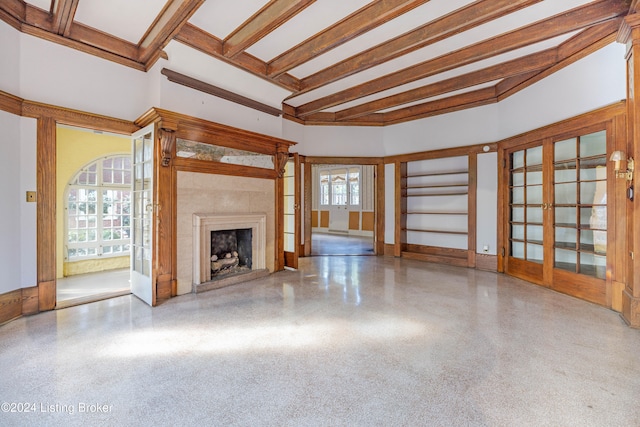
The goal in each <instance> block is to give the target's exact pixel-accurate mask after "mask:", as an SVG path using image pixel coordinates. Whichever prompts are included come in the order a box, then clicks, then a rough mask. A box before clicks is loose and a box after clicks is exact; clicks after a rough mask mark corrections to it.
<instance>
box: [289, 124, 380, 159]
mask: <svg viewBox="0 0 640 427" xmlns="http://www.w3.org/2000/svg"><path fill="white" fill-rule="evenodd" d="M297 150H298V152H299V153H300V154H304V155H306V156H336V157H354V156H357V157H360V156H363V157H382V156H384V148H383V144H382V130H381V128H379V127H359V126H305V127H304V139H303V140H302V141H300V143H299V145H298V146H297Z"/></svg>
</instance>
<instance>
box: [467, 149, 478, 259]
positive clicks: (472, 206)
mask: <svg viewBox="0 0 640 427" xmlns="http://www.w3.org/2000/svg"><path fill="white" fill-rule="evenodd" d="M468 162H469V163H468V164H469V166H468V168H469V169H468V177H469V178H468V179H469V185H468V187H467V188H468V189H469V194H468V202H467V241H468V246H467V248H468V252H467V261H468V266H469V267H471V268H474V267H475V266H476V235H477V230H476V227H477V223H476V215H477V209H478V208H477V207H478V200H477V194H478V188H477V187H478V155H477V154H476V153H469V159H468Z"/></svg>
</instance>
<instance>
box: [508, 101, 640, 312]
mask: <svg viewBox="0 0 640 427" xmlns="http://www.w3.org/2000/svg"><path fill="white" fill-rule="evenodd" d="M625 123H626V102H625V101H621V102H617V103H615V104H612V105H609V106H606V107H603V108H600V109H598V110H594V111H591V112H589V113H585V114H582V115H579V116H575V117H572V118H570V119H567V120H564V121H561V122H557V123H553V124H550V125H547V126H545V127H542V128H539V129H535V130H532V131H529V132H526V133H523V134H520V135H517V136H514V137H511V138H508V139H505V140H502V141H499V142H498V159H499V162H500V164H502V167H503V173H500V174H498V206H499V209H498V221H499V224H502V227H498V243H499V245H500V246H501V248H502V251H498V271H499V272H503V273H506V272H507V262H508V261H507V250H506V248H507V245H508V244H509V242H508V239H509V232H508V218H509V213H508V210H509V206H508V198H509V197H508V186H509V171H508V170H506V169H507V168H506V166H507V163H508V162H507V155H508V152H509V151H511V150H514V149H521V148H528V147H531V146H535V145H538V144H542V145H543V150H544V145H545V144H546V145H548V146H551V147H552V144H553V142H554V141H560V140H562V139H563V138H569V137H572V136H578V135H581V134H584V133H583V132H586V133H589V132H591V131H595V130H597V129H599V130H604V129H606V130H607V155H609V154H610V152H611V151H615V150H626V132H625ZM544 155H545V154H544V152H543V156H544ZM546 155H547V156H550V157H551V158H553V152H552V151H551V150H547V154H546ZM621 181H622V180H618V179H615V177H614V176H613V171H612V170H611V168H608V169H607V182H608V184H607V194H609V195H610V197H609V203H608V206H607V215H608V217H609V218H621V217H623V218H627V216H625V215H624V214H623V215H621V213H622V212H625V209H626V202H625V189H624V188H623V187H624V186H625V183H624V182H621ZM547 187H548V186H547ZM549 191H551V189H549ZM626 230H627V224H626V221H610V222H609V224H608V225H607V236H608V237H607V239H608V246H607V271H608V273H610V274H607V278H606V301H605V304H604V305H605V306H607V307H610V308H612V309H614V310H617V311H620V310H621V309H622V301H621V298H622V295H621V294H622V290H623V289H624V286H625V283H626V280H627V279H626V278H627V271H626V258H625V256H624V255H625V254H627V253H628V250H627V239H626ZM551 232H552V231H551ZM550 262H551V261H550ZM553 270H555V269H554V268H552V269H549V271H548V272H547V273H546V274H545V277H544V280H543V282H542V283H539V284H541V285H545V286H549V287H551V288H556V289H557V290H558V291H560V292H566V291H567V289H566V288H564V287H558V286H554V283H553V282H554V277H557V276H559V275H558V274H556V273H554V271H553ZM560 276H561V274H560ZM587 279H589V278H587ZM587 281H588V280H587ZM576 296H578V297H580V298H583V299H587V300H590V299H589V298H588V297H581V296H580V295H576Z"/></svg>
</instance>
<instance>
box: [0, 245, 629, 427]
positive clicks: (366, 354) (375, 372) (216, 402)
mask: <svg viewBox="0 0 640 427" xmlns="http://www.w3.org/2000/svg"><path fill="white" fill-rule="evenodd" d="M300 267H301V268H300V270H298V271H283V272H278V273H276V274H273V275H271V276H269V277H266V278H263V279H258V280H255V281H251V282H245V283H242V284H239V285H235V286H232V287H228V288H223V289H219V290H215V291H210V292H205V293H202V294H198V295H195V294H188V295H183V296H180V297H177V298H173V299H171V300H169V301H167V302H165V303H163V304H162V305H160V306H158V307H155V308H150V307H148V306H146V305H145V304H144V303H142V302H141V301H140V300H138V299H136V298H135V297H133V296H131V295H128V296H123V297H118V298H113V299H108V300H103V301H99V302H95V303H91V304H86V305H80V306H75V307H70V308H66V309H62V310H55V311H51V312H46V313H41V314H38V315H35V316H30V317H23V318H20V319H17V320H15V321H12V322H10V323H8V324H5V325H3V326H0V343H1V345H0V366H1V367H2V377H1V378H2V380H1V381H0V403H1V404H2V406H1V408H2V411H1V412H0V425H2V426H31V425H33V426H58V425H59V426H101V425H104V426H186V425H188V426H192V425H206V426H625V427H626V426H637V425H639V420H640V405H638V395H639V393H640V331H639V330H635V329H631V328H629V327H627V326H626V325H625V324H624V323H623V322H622V320H621V319H620V317H619V315H618V313H615V312H613V311H611V310H608V309H605V308H602V307H599V306H596V305H593V304H590V303H586V302H584V301H581V300H578V299H575V298H572V297H569V296H566V295H562V294H558V293H555V292H553V291H550V290H548V289H545V288H541V287H538V286H536V285H532V284H529V283H526V282H524V281H521V280H518V279H515V278H511V277H508V276H505V275H499V274H495V273H490V272H482V271H476V270H471V269H465V268H458V267H451V266H443V265H436V264H429V263H423V262H419V261H412V260H405V259H394V258H390V257H371V256H363V257H358V256H351V257H311V258H305V259H300Z"/></svg>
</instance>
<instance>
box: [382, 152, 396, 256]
mask: <svg viewBox="0 0 640 427" xmlns="http://www.w3.org/2000/svg"><path fill="white" fill-rule="evenodd" d="M384 211H385V212H384V243H386V244H388V245H393V244H394V243H395V241H396V165H395V164H393V163H389V164H386V165H384Z"/></svg>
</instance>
